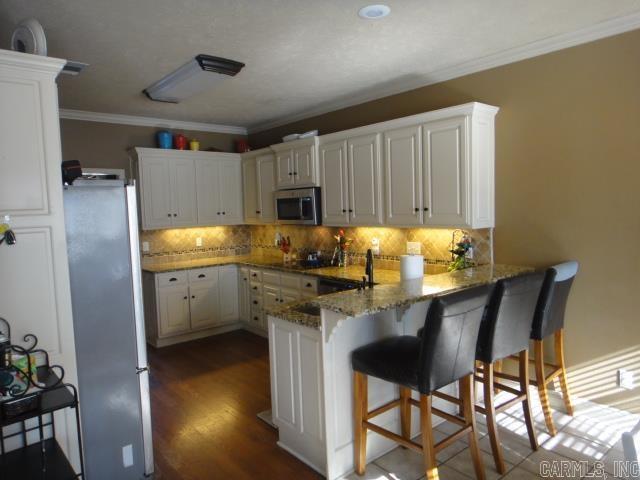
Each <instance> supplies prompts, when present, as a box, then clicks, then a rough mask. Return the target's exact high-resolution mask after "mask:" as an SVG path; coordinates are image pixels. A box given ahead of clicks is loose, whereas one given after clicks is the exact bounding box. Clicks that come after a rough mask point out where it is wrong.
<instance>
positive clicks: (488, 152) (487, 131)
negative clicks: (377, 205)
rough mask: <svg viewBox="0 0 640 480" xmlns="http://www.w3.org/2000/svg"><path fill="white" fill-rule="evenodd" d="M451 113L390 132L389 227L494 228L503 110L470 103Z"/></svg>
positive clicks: (386, 162) (386, 135) (386, 158)
mask: <svg viewBox="0 0 640 480" xmlns="http://www.w3.org/2000/svg"><path fill="white" fill-rule="evenodd" d="M446 110H448V111H449V114H448V115H445V114H444V113H443V112H444V111H437V112H432V113H433V114H434V115H429V114H423V115H420V116H417V117H419V118H420V119H425V120H429V118H430V117H433V116H436V117H437V118H435V119H434V120H431V121H427V122H421V123H420V124H418V125H411V126H407V127H404V128H399V129H395V130H387V131H385V133H384V138H385V148H384V167H385V168H384V171H385V200H386V201H385V206H386V211H385V224H387V225H399V226H413V225H425V226H433V227H466V228H488V227H493V226H494V223H495V220H494V117H495V114H496V113H497V109H496V108H495V107H490V106H488V105H482V104H469V105H463V106H461V107H453V108H451V109H446ZM455 113H457V115H456V114H455ZM435 114H438V115H435ZM409 118H412V117H409Z"/></svg>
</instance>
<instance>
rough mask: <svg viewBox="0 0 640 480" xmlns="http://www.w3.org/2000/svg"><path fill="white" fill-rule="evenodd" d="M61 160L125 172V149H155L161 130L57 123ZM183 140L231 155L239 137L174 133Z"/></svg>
mask: <svg viewBox="0 0 640 480" xmlns="http://www.w3.org/2000/svg"><path fill="white" fill-rule="evenodd" d="M60 130H61V133H60V134H61V136H62V158H63V160H80V163H81V164H82V166H83V167H101V168H124V169H126V170H127V173H128V170H129V159H128V156H127V149H129V148H131V147H155V146H156V139H155V134H156V132H157V131H159V130H163V129H161V128H155V127H138V126H135V125H117V124H113V123H97V122H85V121H80V120H61V121H60ZM171 131H172V132H174V133H183V134H184V135H186V136H187V138H189V139H191V138H196V139H198V140H199V141H200V149H201V150H206V149H207V148H209V147H215V148H218V149H221V150H223V151H225V152H233V151H235V150H234V144H233V141H234V139H236V138H244V137H243V136H242V135H230V134H226V133H209V132H191V131H186V130H174V129H171Z"/></svg>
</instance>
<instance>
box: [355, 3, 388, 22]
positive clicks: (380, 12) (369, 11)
mask: <svg viewBox="0 0 640 480" xmlns="http://www.w3.org/2000/svg"><path fill="white" fill-rule="evenodd" d="M389 13H391V9H390V8H389V7H388V6H387V5H367V6H366V7H362V8H361V9H360V10H359V11H358V15H359V16H360V18H365V19H367V20H376V19H378V18H382V17H386V16H387V15H389Z"/></svg>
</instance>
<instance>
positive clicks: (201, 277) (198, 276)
mask: <svg viewBox="0 0 640 480" xmlns="http://www.w3.org/2000/svg"><path fill="white" fill-rule="evenodd" d="M216 268H217V267H208V268H197V269H195V270H189V283H194V282H203V281H211V280H213V279H215V278H216V277H217V276H218V271H217V269H216Z"/></svg>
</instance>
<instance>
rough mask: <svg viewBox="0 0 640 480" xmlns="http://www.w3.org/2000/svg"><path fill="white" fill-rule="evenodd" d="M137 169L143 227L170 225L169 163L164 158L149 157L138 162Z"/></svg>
mask: <svg viewBox="0 0 640 480" xmlns="http://www.w3.org/2000/svg"><path fill="white" fill-rule="evenodd" d="M139 169H140V171H139V173H138V176H139V178H140V184H139V185H138V190H139V194H140V196H141V201H140V207H141V210H142V215H141V217H140V219H141V221H142V227H143V229H145V230H146V229H153V228H164V227H170V226H171V225H172V224H173V222H172V217H173V215H172V213H171V182H170V180H169V163H168V162H167V161H166V160H165V159H164V158H155V157H149V158H146V159H145V160H144V162H140V164H139Z"/></svg>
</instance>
